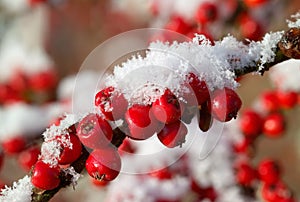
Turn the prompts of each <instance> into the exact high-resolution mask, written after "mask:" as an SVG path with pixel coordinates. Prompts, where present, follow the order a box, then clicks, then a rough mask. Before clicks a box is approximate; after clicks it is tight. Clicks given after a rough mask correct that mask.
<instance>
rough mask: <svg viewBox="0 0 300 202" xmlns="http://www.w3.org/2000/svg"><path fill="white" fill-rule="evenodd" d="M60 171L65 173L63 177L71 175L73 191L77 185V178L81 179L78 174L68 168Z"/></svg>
mask: <svg viewBox="0 0 300 202" xmlns="http://www.w3.org/2000/svg"><path fill="white" fill-rule="evenodd" d="M62 171H63V172H64V173H65V175H71V176H72V179H71V185H72V186H73V189H75V186H76V185H77V182H78V180H79V178H80V177H81V174H80V173H77V172H76V171H75V169H74V167H72V166H70V167H67V168H64V169H62Z"/></svg>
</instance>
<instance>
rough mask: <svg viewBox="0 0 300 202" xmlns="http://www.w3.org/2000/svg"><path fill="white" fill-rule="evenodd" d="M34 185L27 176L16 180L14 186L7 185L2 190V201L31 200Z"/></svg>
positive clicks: (22, 201) (23, 201)
mask: <svg viewBox="0 0 300 202" xmlns="http://www.w3.org/2000/svg"><path fill="white" fill-rule="evenodd" d="M32 188H33V185H32V184H31V178H30V177H29V176H27V175H26V176H25V177H24V178H22V179H20V180H18V181H17V182H14V183H13V185H12V187H7V186H6V187H5V188H4V189H2V190H1V195H0V201H1V202H8V201H9V202H30V201H31V194H32Z"/></svg>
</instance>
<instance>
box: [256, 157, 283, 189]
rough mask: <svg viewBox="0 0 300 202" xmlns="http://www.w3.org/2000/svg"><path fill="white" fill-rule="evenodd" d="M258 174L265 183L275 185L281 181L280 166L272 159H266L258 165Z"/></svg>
mask: <svg viewBox="0 0 300 202" xmlns="http://www.w3.org/2000/svg"><path fill="white" fill-rule="evenodd" d="M258 174H259V178H260V179H261V180H262V181H263V182H265V183H267V184H274V183H276V182H277V181H278V180H279V179H280V169H279V165H278V164H277V163H276V162H275V161H273V160H271V159H265V160H263V161H261V162H260V163H259V165H258Z"/></svg>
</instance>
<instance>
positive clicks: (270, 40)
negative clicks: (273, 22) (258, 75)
mask: <svg viewBox="0 0 300 202" xmlns="http://www.w3.org/2000/svg"><path fill="white" fill-rule="evenodd" d="M283 33H284V32H283V31H280V32H274V33H267V34H265V36H264V38H263V40H262V41H261V42H257V43H260V45H261V51H260V54H261V58H260V67H259V70H262V69H263V68H264V67H263V65H264V64H266V63H270V62H273V61H274V58H275V53H274V52H275V50H276V48H277V44H278V42H279V41H280V39H281V37H282V35H283Z"/></svg>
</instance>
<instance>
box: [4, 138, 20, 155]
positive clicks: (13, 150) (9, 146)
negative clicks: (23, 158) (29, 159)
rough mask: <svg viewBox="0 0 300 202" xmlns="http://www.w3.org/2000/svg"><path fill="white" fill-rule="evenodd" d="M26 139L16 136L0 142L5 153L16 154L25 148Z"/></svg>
mask: <svg viewBox="0 0 300 202" xmlns="http://www.w3.org/2000/svg"><path fill="white" fill-rule="evenodd" d="M25 146H26V141H25V139H24V138H23V137H20V136H16V137H13V138H9V139H6V140H5V141H3V142H2V148H3V151H4V152H5V153H7V154H18V153H20V152H21V151H23V150H24V149H25Z"/></svg>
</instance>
